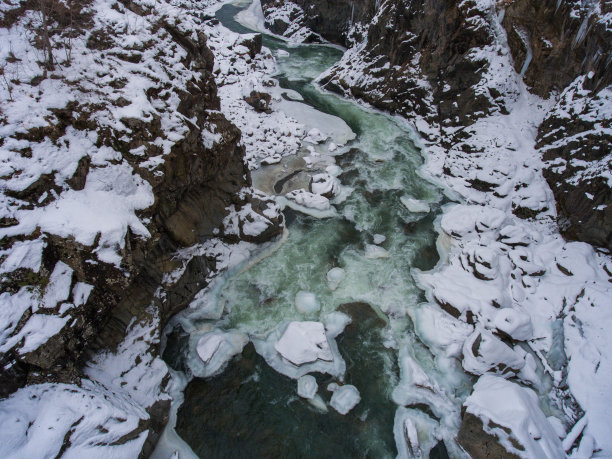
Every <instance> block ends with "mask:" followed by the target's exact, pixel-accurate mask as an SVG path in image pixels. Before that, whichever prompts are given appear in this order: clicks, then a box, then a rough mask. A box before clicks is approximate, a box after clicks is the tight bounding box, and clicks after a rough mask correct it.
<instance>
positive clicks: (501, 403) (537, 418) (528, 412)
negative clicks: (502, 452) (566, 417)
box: [465, 375, 565, 459]
mask: <svg viewBox="0 0 612 459" xmlns="http://www.w3.org/2000/svg"><path fill="white" fill-rule="evenodd" d="M465 408H466V411H467V412H468V413H471V414H473V415H475V416H478V417H479V418H480V419H481V420H482V421H483V425H484V429H485V432H488V433H492V434H494V435H495V436H496V437H497V438H498V439H499V441H500V443H501V444H502V445H503V446H504V447H505V448H506V450H508V451H509V452H511V453H514V454H516V455H518V456H521V457H537V458H550V459H554V458H560V457H565V453H564V451H563V448H562V445H561V441H560V440H559V437H558V435H557V433H556V431H555V429H554V428H553V426H551V424H550V423H549V422H548V419H547V418H546V416H545V415H544V413H543V412H542V410H541V409H540V406H539V402H538V396H537V394H536V393H535V392H534V391H532V390H531V389H527V388H525V387H521V386H519V385H518V384H516V383H513V382H511V381H508V380H506V379H504V378H501V377H499V376H493V375H484V376H481V377H480V379H479V380H478V382H477V383H476V384H475V385H474V391H473V392H472V394H471V395H470V396H469V397H468V398H467V400H466V401H465ZM517 442H518V445H520V448H521V449H520V450H519V449H518V448H517V446H518V445H517Z"/></svg>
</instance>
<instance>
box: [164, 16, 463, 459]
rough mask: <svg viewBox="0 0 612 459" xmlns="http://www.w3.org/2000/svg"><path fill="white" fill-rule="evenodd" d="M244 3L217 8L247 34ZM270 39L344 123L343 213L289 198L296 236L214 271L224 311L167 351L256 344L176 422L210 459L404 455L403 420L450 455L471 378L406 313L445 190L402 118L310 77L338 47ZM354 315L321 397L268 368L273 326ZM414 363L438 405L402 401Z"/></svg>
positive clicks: (301, 83)
mask: <svg viewBox="0 0 612 459" xmlns="http://www.w3.org/2000/svg"><path fill="white" fill-rule="evenodd" d="M241 8H243V7H238V6H234V5H230V4H228V5H225V6H223V7H222V8H221V9H220V10H219V11H218V12H217V18H218V19H219V20H220V21H221V22H222V24H223V25H224V26H225V27H227V28H229V29H230V30H233V31H235V32H238V33H248V32H251V31H250V30H249V29H247V28H246V27H244V26H242V25H240V24H239V23H238V22H236V21H235V20H234V16H235V14H236V13H237V12H238V11H239V10H240V9H241ZM264 46H266V47H267V48H269V49H270V50H271V51H272V53H273V55H274V56H275V57H276V59H277V63H278V68H279V74H278V75H277V76H276V77H275V78H277V79H278V81H279V82H280V85H281V87H283V88H287V89H291V90H294V91H297V92H298V93H299V94H300V95H301V96H302V97H303V99H304V102H305V103H307V104H308V105H310V106H311V107H313V108H315V109H316V110H319V111H321V112H324V113H327V114H330V115H334V116H336V117H339V118H341V119H343V120H344V121H345V122H346V124H347V125H348V126H350V128H351V129H352V130H353V132H354V133H355V134H356V138H355V139H354V140H352V141H351V142H350V143H349V144H347V145H346V146H344V147H343V148H341V149H339V150H338V153H336V154H335V156H334V160H335V162H336V164H337V166H339V167H340V169H341V173H340V174H339V175H338V179H339V180H340V182H341V184H342V190H343V192H342V193H341V195H340V197H338V198H336V199H335V200H333V201H332V203H333V204H334V208H335V212H333V214H331V215H326V216H325V217H324V218H316V217H314V216H310V215H305V214H303V213H300V212H298V211H295V210H292V209H290V208H286V209H285V210H284V216H285V222H286V228H287V236H286V238H285V239H284V240H283V241H282V242H279V243H277V244H276V246H275V247H274V249H275V250H269V253H268V255H267V256H265V257H262V259H261V260H259V261H257V262H255V263H250V264H248V265H246V267H245V268H243V269H241V270H233V271H230V272H228V273H226V274H225V275H223V276H222V277H220V278H219V279H218V280H217V281H216V283H215V289H214V292H213V294H211V295H209V296H208V300H207V301H208V303H209V304H207V305H206V308H207V309H208V310H217V311H221V313H220V314H219V315H218V316H217V317H213V316H210V315H208V316H207V315H205V314H204V315H202V314H200V315H199V316H198V315H197V314H196V315H194V314H192V315H191V316H189V317H187V316H186V317H184V318H183V320H184V321H189V322H190V323H189V327H187V328H189V329H191V330H194V331H193V333H191V334H186V333H180V334H176V333H175V334H172V335H170V337H169V338H168V344H167V346H166V352H165V354H164V358H165V359H166V361H167V363H168V364H169V366H170V367H172V368H173V369H175V370H178V371H181V370H184V371H189V368H190V365H191V367H193V365H194V363H193V362H194V359H196V360H197V356H195V357H194V355H195V353H194V350H193V349H194V342H196V341H197V338H199V337H200V336H201V331H202V330H206V331H210V330H213V329H214V330H218V331H222V332H224V333H235V334H236V336H245V337H248V341H249V343H248V344H247V345H246V346H245V347H244V349H243V351H242V352H241V354H240V355H239V356H237V357H235V358H234V359H232V361H231V362H230V363H229V365H228V366H227V368H226V369H225V370H224V371H223V372H222V373H221V374H219V375H216V376H214V377H211V378H204V377H195V378H194V379H192V380H191V382H189V384H188V385H187V386H186V388H185V390H184V401H183V403H182V405H181V406H180V408H179V410H178V414H177V420H176V432H177V433H178V434H179V435H180V436H181V437H182V439H183V440H185V442H187V443H188V444H189V446H190V447H191V448H192V450H193V451H194V452H195V453H196V454H197V455H198V456H200V457H202V458H204V457H376V458H381V457H395V456H396V455H397V454H398V446H397V445H396V438H395V437H394V422H395V424H397V421H396V418H398V416H399V418H402V416H403V417H406V416H409V417H410V416H411V417H412V418H413V419H414V420H415V421H414V425H415V426H416V428H417V432H418V437H419V441H420V443H421V444H422V446H423V448H426V449H427V450H428V449H429V448H431V446H432V445H434V444H436V443H437V442H438V440H439V439H440V438H444V439H445V441H446V443H447V447H448V449H449V451H451V452H452V451H453V450H455V448H456V445H453V444H452V443H453V442H452V437H453V436H454V434H453V432H456V428H457V427H458V422H459V416H458V413H459V409H460V406H461V401H460V400H461V399H462V398H463V397H465V395H466V394H468V393H469V390H470V387H471V383H472V381H471V378H469V377H468V376H466V375H465V374H464V373H463V372H462V371H461V370H460V365H459V367H452V368H451V367H446V368H441V367H440V365H439V364H438V363H439V362H438V361H437V360H436V357H435V356H434V355H433V354H432V353H431V352H430V351H429V350H428V348H427V347H426V346H425V345H424V344H423V343H422V342H421V341H420V339H419V337H418V326H417V327H416V329H415V324H414V323H413V322H412V321H411V319H410V315H409V312H410V310H415V309H416V308H419V307H420V304H421V303H422V302H424V300H425V299H424V295H423V292H422V291H421V290H420V289H419V288H418V287H417V285H416V283H415V280H414V279H413V273H414V271H413V268H418V269H420V270H429V269H431V268H433V267H434V266H435V265H436V263H437V262H438V259H439V257H438V253H437V250H436V237H437V234H436V232H435V230H434V222H435V220H436V217H437V216H438V215H439V214H440V208H441V206H442V205H443V204H444V202H445V199H446V198H445V197H444V195H443V193H442V192H441V190H440V189H439V188H438V187H437V186H436V185H435V184H432V183H431V182H429V181H427V180H426V179H424V178H423V177H422V176H420V175H419V173H418V171H419V168H420V167H421V165H422V161H423V160H422V157H421V155H420V152H419V149H418V147H417V146H416V144H415V141H414V136H413V133H412V132H411V131H410V130H409V129H408V127H407V126H406V125H405V124H404V122H402V121H401V120H398V119H395V118H393V117H391V116H388V115H385V114H382V113H378V112H376V111H372V110H369V109H367V108H365V107H362V106H360V105H359V104H356V103H354V102H352V101H349V100H346V99H343V98H341V97H338V96H336V95H333V94H329V93H325V92H322V91H321V90H320V89H319V88H318V87H317V86H316V84H315V83H314V82H313V81H314V79H315V78H316V77H317V76H318V75H319V74H320V73H321V72H322V71H324V70H325V69H326V68H328V67H329V66H331V65H333V63H334V62H335V61H336V60H337V59H339V58H340V56H341V55H342V51H340V50H339V49H336V48H334V47H331V46H322V45H300V46H293V45H288V44H286V43H284V42H282V41H280V40H278V39H276V38H274V37H270V36H264ZM294 160H295V159H294ZM277 167H278V166H277ZM267 168H268V169H267ZM271 168H273V166H267V167H262V168H261V169H260V170H258V171H255V172H254V174H253V180H254V185H255V186H258V184H262V186H261V188H265V183H266V177H267V175H266V174H267V173H268V172H267V171H269V169H271ZM294 169H295V170H298V169H297V168H296V167H294ZM299 174H300V172H298V173H297V175H298V176H296V177H295V179H294V178H290V179H287V180H286V181H285V182H283V183H280V185H279V186H277V191H279V192H282V193H285V192H287V190H288V189H290V188H291V186H294V187H295V186H298V185H296V184H299V182H300V180H299ZM268 175H269V174H268ZM268 181H269V180H268ZM277 183H279V182H277ZM266 191H269V190H266ZM410 199H412V200H414V201H408V200H410ZM406 202H412V203H414V202H418V205H417V206H416V207H415V205H414V204H413V205H406ZM419 207H420V208H419ZM415 210H416V211H415ZM379 248H380V249H379ZM332 268H341V269H342V270H343V272H344V277H343V278H342V279H341V280H340V281H339V283H338V286H337V288H335V289H334V290H332V289H331V288H330V284H329V283H328V281H327V279H326V276H327V273H328V272H329V271H330V270H331V269H332ZM298 292H308V293H311V294H314V295H315V297H316V300H317V301H318V303H319V305H320V310H319V311H314V312H309V313H303V312H299V311H298V310H297V309H296V307H295V298H296V295H297V294H298ZM211 302H212V303H214V304H212V305H211V304H210V303H211ZM338 312H341V313H342V314H344V315H338ZM346 316H348V317H350V321H351V323H350V324H349V325H348V326H346V328H344V330H343V331H342V332H341V333H339V334H338V335H337V337H336V338H335V343H336V344H337V352H338V353H339V355H340V356H341V360H343V363H344V365H340V367H338V366H336V367H334V369H332V370H330V371H328V372H327V373H325V372H324V371H325V369H324V368H323V367H320V368H313V370H312V372H311V373H310V374H312V375H313V376H315V378H316V380H317V383H318V398H317V400H318V402H317V403H315V402H310V401H308V400H305V399H303V398H300V397H298V396H297V393H296V381H295V379H292V378H290V377H288V376H286V375H284V374H281V372H279V371H276V370H275V369H274V368H272V366H271V365H270V362H272V360H273V358H272V357H270V355H269V352H270V338H269V337H270V336H278V333H280V331H282V329H283V328H284V327H285V326H286V324H287V323H289V322H291V321H304V320H310V321H322V322H323V323H325V324H326V325H328V328H329V327H330V326H333V325H334V324H336V323H337V322H338V321H340V322H341V321H342V318H343V317H344V318H346ZM417 325H418V324H417ZM340 328H342V327H340ZM275 334H276V335H275ZM332 347H333V346H332ZM266 357H267V359H266ZM406 359H408V361H409V362H417V364H418V367H419V368H420V369H422V370H423V371H424V372H425V374H426V375H427V377H428V378H429V379H430V380H431V381H432V382H433V385H434V386H435V388H436V390H439V392H440V393H449V394H453V395H452V396H449V398H448V399H445V401H444V402H440V403H438V402H435V401H434V402H431V398H428V396H424V397H423V398H422V400H421V401H418V397H416V400H417V402H415V398H414V397H412V398H411V399H410V401H408V402H407V401H406V399H405V397H403V396H402V394H401V393H399V392H401V390H402V389H401V387H398V386H401V380H402V378H408V379H409V378H410V377H411V376H410V375H409V374H405V373H407V372H409V367H410V364H406V363H405V362H406V361H407V360H406ZM275 362H276V361H275ZM402 362H404V363H402ZM277 364H278V362H277ZM278 365H280V364H278ZM406 365H408V366H406ZM277 369H278V368H277ZM285 373H286V372H285ZM330 383H340V384H352V385H354V386H355V387H356V388H357V389H358V390H359V393H360V396H361V401H360V403H359V404H358V405H357V406H356V407H355V408H354V409H352V410H351V411H350V412H349V413H348V414H346V415H341V414H339V413H338V412H336V411H335V410H334V409H332V408H331V407H329V400H330V398H331V395H332V392H331V391H329V390H327V388H328V385H329V384H330ZM428 400H429V402H430V403H428ZM441 411H442V412H441ZM402 419H403V418H402ZM400 424H401V422H400ZM396 431H397V428H396ZM400 432H403V430H402V428H400ZM396 436H397V432H396Z"/></svg>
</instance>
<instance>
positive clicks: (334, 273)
mask: <svg viewBox="0 0 612 459" xmlns="http://www.w3.org/2000/svg"><path fill="white" fill-rule="evenodd" d="M325 277H326V279H327V286H328V287H329V289H330V290H332V291H333V290H336V289H337V288H338V286H339V285H340V282H342V281H343V280H344V278H345V277H346V272H345V271H344V269H342V268H339V267H335V268H332V269H330V270H329V271H327V274H326V275H325Z"/></svg>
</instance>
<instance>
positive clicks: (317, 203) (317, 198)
mask: <svg viewBox="0 0 612 459" xmlns="http://www.w3.org/2000/svg"><path fill="white" fill-rule="evenodd" d="M285 197H286V198H287V199H288V200H290V201H293V202H295V203H296V204H298V205H300V206H304V207H308V208H309V209H317V210H327V209H329V208H330V206H331V204H330V203H329V199H327V198H326V197H325V196H321V195H319V194H314V193H310V192H308V191H306V190H294V191H291V192H290V193H287V194H286V195H285Z"/></svg>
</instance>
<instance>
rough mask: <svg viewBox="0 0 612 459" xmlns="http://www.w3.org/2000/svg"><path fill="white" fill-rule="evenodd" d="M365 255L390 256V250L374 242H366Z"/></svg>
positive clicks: (368, 256)
mask: <svg viewBox="0 0 612 459" xmlns="http://www.w3.org/2000/svg"><path fill="white" fill-rule="evenodd" d="M365 257H366V258H370V259H374V258H389V252H387V251H386V250H385V249H383V248H382V247H380V246H377V245H374V244H366V246H365Z"/></svg>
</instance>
